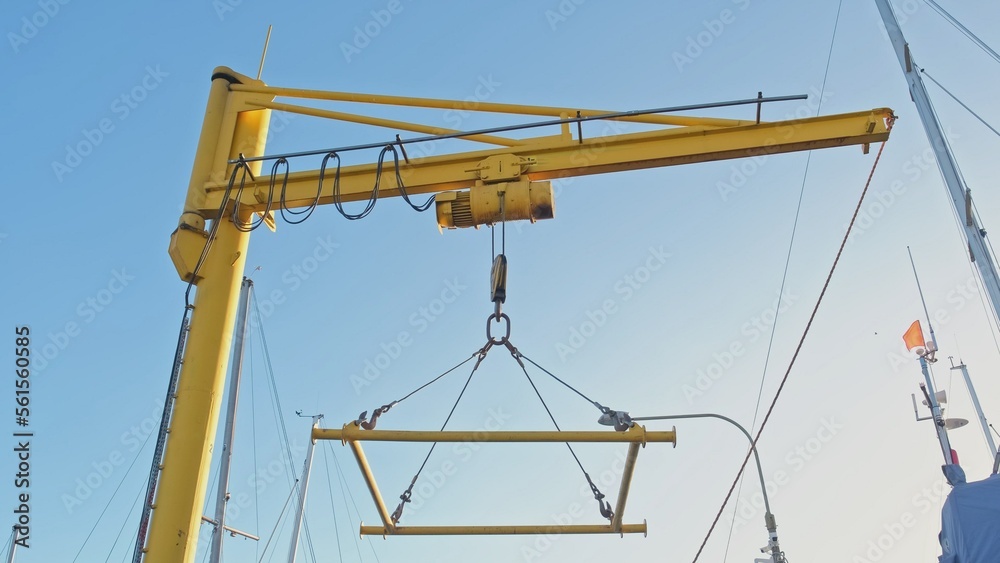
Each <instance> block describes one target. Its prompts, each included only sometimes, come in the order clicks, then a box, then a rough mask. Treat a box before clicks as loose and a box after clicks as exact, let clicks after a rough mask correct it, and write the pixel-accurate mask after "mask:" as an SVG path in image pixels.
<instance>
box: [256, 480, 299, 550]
mask: <svg viewBox="0 0 1000 563" xmlns="http://www.w3.org/2000/svg"><path fill="white" fill-rule="evenodd" d="M294 495H295V489H294V488H293V489H292V490H290V491H288V498H286V499H285V505H284V506H282V507H281V512H279V513H278V519H277V520H275V522H274V528H271V535H270V536H268V538H267V543H265V544H264V553H262V554H261V555H260V559H258V560H257V563H261V562H262V561H264V556H265V555H267V548H268V546H269V545H271V540H273V539H274V538H275V537H276V532H278V524H282V523H283V522H284V516H285V511H286V510H288V503H289V502H291V500H292V496H294ZM282 529H284V526H282ZM275 551H277V548H275ZM271 557H274V551H272V552H271Z"/></svg>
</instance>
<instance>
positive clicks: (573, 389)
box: [518, 352, 615, 414]
mask: <svg viewBox="0 0 1000 563" xmlns="http://www.w3.org/2000/svg"><path fill="white" fill-rule="evenodd" d="M518 356H520V357H521V358H524V359H525V360H528V361H529V362H531V365H533V366H535V367H536V368H538V369H540V370H542V371H543V372H545V373H546V374H548V376H549V377H551V378H552V379H555V380H556V381H558V382H559V383H562V384H563V385H564V386H566V388H567V389H569V390H570V391H572V392H574V393H576V394H577V395H579V396H581V397H583V400H585V401H587V402H588V403H590V404H592V405H594V406H595V407H597V410H599V411H601V413H602V414H608V413H613V412H615V411H613V410H611V409H609V408H608V407H605V406H604V405H602V404H601V403H598V402H597V401H595V400H593V399H591V398H590V397H588V396H586V395H584V394H583V393H582V392H580V390H578V389H577V388H576V387H573V386H572V385H570V384H569V383H566V382H565V381H563V380H562V379H560V378H559V377H558V376H556V375H555V374H554V373H552V372H551V371H549V370H547V369H545V368H543V367H542V366H540V365H538V364H537V363H535V360H532V359H531V358H529V357H528V356H525V355H524V354H522V353H520V352H518ZM521 367H522V368H523V367H524V366H521Z"/></svg>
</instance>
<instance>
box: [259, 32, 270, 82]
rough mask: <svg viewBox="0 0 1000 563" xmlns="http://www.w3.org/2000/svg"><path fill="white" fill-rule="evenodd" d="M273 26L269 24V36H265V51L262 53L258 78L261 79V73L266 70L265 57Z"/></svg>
mask: <svg viewBox="0 0 1000 563" xmlns="http://www.w3.org/2000/svg"><path fill="white" fill-rule="evenodd" d="M271 27H273V26H270V25H269V26H267V37H265V38H264V52H263V53H261V54H260V66H259V67H258V68H257V80H260V75H261V74H263V72H264V58H265V57H267V45H268V43H270V42H271Z"/></svg>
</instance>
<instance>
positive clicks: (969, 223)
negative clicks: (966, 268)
mask: <svg viewBox="0 0 1000 563" xmlns="http://www.w3.org/2000/svg"><path fill="white" fill-rule="evenodd" d="M875 4H876V5H877V6H878V11H879V13H881V15H882V21H883V22H884V24H885V30H886V32H887V33H888V34H889V39H890V40H891V41H892V46H893V48H895V50H896V56H897V57H898V58H899V64H900V66H901V67H902V69H903V74H904V75H905V76H906V81H907V83H908V84H909V86H910V96H911V97H912V98H913V103H914V104H915V105H916V106H917V113H918V114H919V115H920V121H921V122H922V123H923V125H924V131H925V132H926V134H927V139H928V140H929V141H930V143H931V148H932V149H933V150H934V154H935V156H936V157H937V163H938V168H939V169H940V170H941V177H942V178H943V179H944V183H945V185H946V186H947V188H948V194H949V195H950V196H951V202H952V204H953V205H954V206H955V211H956V212H957V213H958V216H959V217H964V219H965V220H964V221H962V228H963V230H964V232H965V238H966V239H967V240H968V243H969V258H970V259H971V260H972V261H973V262H975V263H976V266H978V267H979V273H980V276H981V277H982V279H983V286H984V289H985V290H986V294H987V295H988V296H989V301H990V302H991V303H992V305H993V312H994V314H995V315H996V318H997V319H1000V276H998V275H997V270H996V266H995V265H994V264H993V260H992V259H991V258H990V254H989V252H987V248H986V242H985V241H984V237H985V235H986V231H985V230H983V229H982V228H981V227H980V226H979V223H978V221H976V217H975V215H974V214H973V213H972V195H971V192H970V191H969V190H968V189H967V188H966V186H965V183H964V181H963V180H962V176H961V174H960V173H959V171H958V164H957V163H956V162H955V157H954V156H953V155H952V154H951V151H950V150H949V148H948V141H947V139H946V138H945V135H944V131H943V130H942V128H941V124H940V123H939V122H938V119H937V116H936V115H935V113H934V107H933V106H932V105H931V101H930V97H929V96H928V95H927V89H926V88H925V87H924V82H923V79H922V78H921V77H920V68H919V67H918V66H917V65H916V62H914V60H913V56H912V55H911V54H910V47H909V45H907V43H906V40H905V39H904V38H903V32H902V31H901V30H900V28H899V23H898V22H897V21H896V16H895V14H893V12H892V7H891V6H890V5H889V0H875Z"/></svg>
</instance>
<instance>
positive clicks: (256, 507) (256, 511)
mask: <svg viewBox="0 0 1000 563" xmlns="http://www.w3.org/2000/svg"><path fill="white" fill-rule="evenodd" d="M246 340H247V348H248V353H247V356H248V357H247V359H248V360H249V362H248V363H249V364H250V434H251V435H252V436H253V438H252V442H251V449H252V450H253V466H254V468H255V469H256V467H257V406H256V403H255V401H254V390H253V388H254V380H253V372H254V369H253V338H247V339H246ZM254 478H255V479H256V476H254ZM253 518H254V533H256V534H260V492H259V490H258V488H257V484H256V483H254V488H253ZM254 546H255V549H256V552H255V553H254V559H257V558H258V557H260V541H256V542H254Z"/></svg>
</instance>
